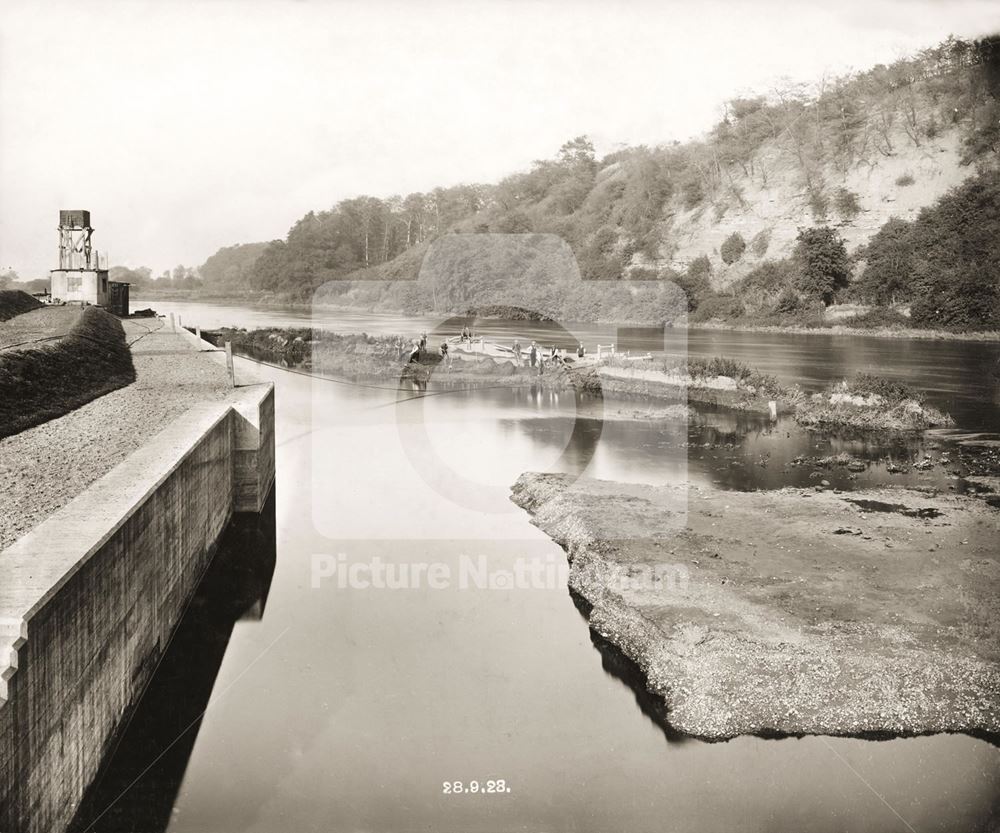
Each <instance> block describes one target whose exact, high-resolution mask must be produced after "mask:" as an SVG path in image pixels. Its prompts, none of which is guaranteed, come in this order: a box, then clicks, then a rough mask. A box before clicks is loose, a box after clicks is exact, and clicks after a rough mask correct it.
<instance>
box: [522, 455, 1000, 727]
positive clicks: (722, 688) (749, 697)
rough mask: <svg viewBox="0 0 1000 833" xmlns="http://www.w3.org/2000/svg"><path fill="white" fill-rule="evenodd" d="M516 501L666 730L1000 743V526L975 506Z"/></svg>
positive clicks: (608, 496)
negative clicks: (558, 549)
mask: <svg viewBox="0 0 1000 833" xmlns="http://www.w3.org/2000/svg"><path fill="white" fill-rule="evenodd" d="M512 500H513V501H514V502H515V503H516V504H518V505H519V506H521V507H522V508H524V509H526V510H527V511H528V512H529V513H530V514H531V517H532V522H533V523H534V524H535V525H536V526H538V527H539V528H540V529H541V530H543V531H544V532H545V533H546V534H548V535H549V536H550V537H551V538H552V539H553V540H555V541H556V542H557V543H559V544H560V545H561V546H562V547H563V548H564V549H565V550H566V552H567V555H568V557H569V560H570V564H571V567H570V579H569V584H570V589H571V590H572V591H573V592H574V593H575V594H578V596H580V597H581V598H582V599H583V601H584V602H585V603H586V604H585V605H584V608H585V609H588V610H589V622H590V626H591V628H592V629H593V630H594V631H596V632H597V633H598V634H600V636H601V637H603V638H604V639H606V640H608V641H610V642H611V643H612V644H613V645H615V646H616V647H617V648H618V649H620V650H621V651H622V652H623V653H624V654H625V655H626V656H628V657H629V658H630V659H631V660H633V661H634V662H635V663H636V664H637V665H638V666H639V668H640V669H641V671H642V672H643V674H644V675H645V678H646V683H647V686H648V688H649V690H650V692H652V694H653V695H655V696H656V697H658V698H662V700H663V701H664V703H665V707H666V715H667V720H668V721H669V723H670V725H671V726H672V727H673V728H674V729H675V730H677V731H679V732H682V733H684V734H687V735H691V736H696V737H700V738H704V739H709V740H722V739H727V738H732V737H735V736H737V735H741V734H758V735H778V736H780V735H802V734H828V735H854V736H869V737H892V736H900V735H913V734H925V733H931V732H966V733H969V734H974V735H981V736H986V737H988V738H989V739H991V740H993V741H994V742H996V739H997V737H998V733H1000V642H998V640H997V638H996V635H997V633H998V632H1000V630H998V629H1000V592H998V590H1000V557H998V554H997V551H996V546H995V540H996V535H997V527H998V517H1000V516H998V515H997V513H996V510H994V509H991V508H989V507H988V506H986V505H984V504H983V503H981V502H980V501H976V500H974V499H971V498H965V497H961V496H929V495H927V494H925V493H922V492H916V491H912V490H906V489H883V490H871V491H864V492H854V493H839V494H838V493H833V492H829V491H824V492H815V491H809V490H802V489H783V490H780V491H771V492H730V491H721V490H716V489H711V488H698V487H695V486H690V485H677V486H664V487H655V488H654V487H650V486H648V485H643V484H626V483H617V482H611V481H599V480H587V479H580V480H573V479H572V478H571V477H569V476H567V475H557V474H537V473H527V474H524V475H522V476H521V477H520V478H519V479H518V481H517V482H516V484H515V485H514V487H513V493H512Z"/></svg>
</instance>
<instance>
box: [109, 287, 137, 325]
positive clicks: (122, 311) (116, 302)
mask: <svg viewBox="0 0 1000 833" xmlns="http://www.w3.org/2000/svg"><path fill="white" fill-rule="evenodd" d="M131 285H132V284H129V283H125V282H123V281H110V282H109V283H108V312H110V313H112V314H113V315H117V316H118V317H119V318H128V314H129V312H128V288H129V287H130V286H131Z"/></svg>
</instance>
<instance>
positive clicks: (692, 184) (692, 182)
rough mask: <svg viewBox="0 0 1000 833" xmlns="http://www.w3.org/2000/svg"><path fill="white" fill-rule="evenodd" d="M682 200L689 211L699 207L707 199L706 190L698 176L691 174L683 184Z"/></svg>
mask: <svg viewBox="0 0 1000 833" xmlns="http://www.w3.org/2000/svg"><path fill="white" fill-rule="evenodd" d="M681 199H682V201H683V203H684V208H685V209H686V210H687V211H690V210H691V209H692V208H695V207H697V206H698V205H700V204H701V203H702V201H703V200H704V199H705V188H704V186H703V185H702V184H701V180H700V179H699V178H698V177H697V176H696V175H694V174H691V175H690V176H689V177H688V178H687V179H685V180H684V182H682V183H681Z"/></svg>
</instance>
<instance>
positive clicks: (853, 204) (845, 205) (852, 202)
mask: <svg viewBox="0 0 1000 833" xmlns="http://www.w3.org/2000/svg"><path fill="white" fill-rule="evenodd" d="M833 203H834V206H835V207H836V209H837V213H838V214H839V215H840V216H841V217H842V218H843V219H845V220H853V219H854V218H855V217H857V216H858V214H860V213H861V203H860V202H858V195H857V194H855V193H854V192H853V191H848V190H847V189H846V188H838V189H837V193H836V194H835V195H834V198H833Z"/></svg>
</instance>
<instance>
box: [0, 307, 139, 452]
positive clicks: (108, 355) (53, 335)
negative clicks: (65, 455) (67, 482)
mask: <svg viewBox="0 0 1000 833" xmlns="http://www.w3.org/2000/svg"><path fill="white" fill-rule="evenodd" d="M30 315H31V316H32V317H39V316H40V317H48V318H51V319H53V320H52V326H51V328H50V331H49V334H48V335H45V332H46V330H45V327H44V326H42V325H40V324H39V323H38V322H36V323H35V324H34V325H33V333H34V335H33V336H32V338H33V339H39V340H36V341H34V343H32V344H24V345H23V346H17V347H11V348H9V349H7V350H3V351H2V352H0V437H5V436H9V435H11V434H16V433H18V432H19V431H23V430H24V429H26V428H30V427H31V426H33V425H38V424H40V423H43V422H46V421H47V420H50V419H54V418H55V417H59V416H62V415H63V414H66V413H69V412H70V411H72V410H74V409H76V408H78V407H80V406H81V405H83V404H85V403H87V402H89V401H90V400H92V399H95V398H97V397H98V396H102V395H103V394H105V393H108V392H109V391H112V390H115V389H117V388H120V387H123V386H124V385H127V384H129V383H131V382H132V381H134V380H135V370H134V368H133V366H132V355H131V353H130V352H129V348H128V344H127V343H126V341H125V331H124V330H123V329H122V325H121V322H120V321H118V319H117V318H115V317H114V316H112V315H109V314H108V313H106V312H105V311H104V310H102V309H99V308H97V307H83V308H80V307H76V308H72V307H54V308H51V309H44V310H38V311H37V312H32V313H30ZM67 316H71V317H72V321H71V322H68V321H67ZM13 321H15V322H16V321H17V319H13ZM11 323H13V322H11ZM3 326H8V325H3ZM41 339H44V340H41ZM93 440H94V438H88V437H83V438H81V442H90V441H93Z"/></svg>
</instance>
